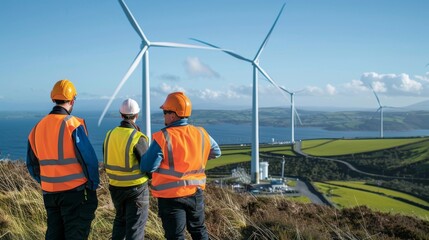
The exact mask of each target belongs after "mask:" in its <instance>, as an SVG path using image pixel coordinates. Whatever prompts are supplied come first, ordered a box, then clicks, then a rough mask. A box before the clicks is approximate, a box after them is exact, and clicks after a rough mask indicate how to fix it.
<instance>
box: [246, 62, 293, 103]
mask: <svg viewBox="0 0 429 240" xmlns="http://www.w3.org/2000/svg"><path fill="white" fill-rule="evenodd" d="M253 66H254V67H256V68H257V69H258V70H259V72H260V73H261V74H262V75H264V77H265V78H266V79H267V80H268V81H269V82H270V83H271V84H272V85H273V86H274V87H276V88H277V89H278V90H279V91H280V92H281V93H282V94H283V96H286V95H285V92H284V91H283V89H281V88H280V86H279V85H278V84H277V83H276V82H275V81H274V80H273V79H272V78H271V77H270V76H269V75H268V73H267V72H265V70H264V69H262V68H261V67H260V66H259V65H258V64H256V63H253Z"/></svg>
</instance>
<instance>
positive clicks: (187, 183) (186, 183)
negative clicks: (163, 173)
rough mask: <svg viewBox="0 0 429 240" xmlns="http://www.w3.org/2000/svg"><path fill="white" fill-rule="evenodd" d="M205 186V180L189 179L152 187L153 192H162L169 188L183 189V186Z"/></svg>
mask: <svg viewBox="0 0 429 240" xmlns="http://www.w3.org/2000/svg"><path fill="white" fill-rule="evenodd" d="M203 184H206V179H205V178H204V179H190V180H180V181H175V182H169V183H165V184H160V185H158V186H155V187H153V186H152V189H153V190H156V191H162V190H167V189H170V188H176V187H183V186H194V185H203Z"/></svg>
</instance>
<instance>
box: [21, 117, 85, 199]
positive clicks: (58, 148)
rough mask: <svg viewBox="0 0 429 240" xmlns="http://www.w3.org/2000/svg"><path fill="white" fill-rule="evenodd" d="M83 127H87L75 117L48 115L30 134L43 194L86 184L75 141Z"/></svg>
mask: <svg viewBox="0 0 429 240" xmlns="http://www.w3.org/2000/svg"><path fill="white" fill-rule="evenodd" d="M80 125H83V126H84V127H85V122H84V120H83V119H80V118H77V117H74V116H72V115H60V114H49V115H47V116H46V117H44V118H43V119H42V120H41V121H40V122H39V123H38V124H37V125H36V126H35V127H34V128H33V129H32V130H31V132H30V135H29V136H28V140H29V142H30V145H31V149H32V150H33V152H34V155H35V156H36V157H37V159H38V160H39V165H40V180H41V185H42V189H43V191H46V192H60V191H66V190H70V189H73V188H76V187H78V186H81V185H82V184H84V183H86V182H87V178H86V177H85V174H84V173H83V170H82V166H81V165H80V163H79V162H78V160H77V158H76V153H75V150H74V144H73V139H72V133H73V131H74V130H75V129H76V128H77V127H79V126H80ZM85 131H86V128H85Z"/></svg>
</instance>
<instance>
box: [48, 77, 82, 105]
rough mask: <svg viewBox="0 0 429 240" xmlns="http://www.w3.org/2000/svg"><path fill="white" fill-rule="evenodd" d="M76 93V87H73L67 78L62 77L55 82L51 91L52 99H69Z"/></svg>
mask: <svg viewBox="0 0 429 240" xmlns="http://www.w3.org/2000/svg"><path fill="white" fill-rule="evenodd" d="M76 95H77V92H76V88H75V87H74V85H73V83H72V82H70V81H69V80H67V79H63V80H60V81H58V82H57V83H55V85H54V87H53V88H52V91H51V99H52V100H68V101H71V100H73V99H74V97H75V96H76Z"/></svg>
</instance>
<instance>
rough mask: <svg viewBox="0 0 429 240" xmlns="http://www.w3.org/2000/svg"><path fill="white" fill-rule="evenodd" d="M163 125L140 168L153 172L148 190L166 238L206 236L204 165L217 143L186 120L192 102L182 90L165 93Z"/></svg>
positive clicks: (213, 155)
mask: <svg viewBox="0 0 429 240" xmlns="http://www.w3.org/2000/svg"><path fill="white" fill-rule="evenodd" d="M161 109H163V110H164V123H165V126H166V127H165V128H163V129H161V131H159V132H156V133H154V134H153V136H152V138H153V142H152V143H151V145H150V146H149V149H148V151H147V152H146V153H145V154H144V155H143V156H142V161H141V162H140V169H141V171H142V172H152V183H151V193H152V195H153V196H154V197H156V198H158V214H159V216H160V217H161V220H162V226H163V228H164V231H165V237H166V238H167V239H185V235H184V233H185V228H187V230H188V231H189V233H190V234H191V236H192V239H194V240H196V239H208V234H207V229H206V227H205V224H204V220H205V217H204V196H203V190H204V189H205V186H206V174H205V167H206V164H207V160H208V159H213V158H217V157H219V156H220V155H221V151H220V148H219V146H218V144H217V143H216V142H215V141H214V140H213V138H212V137H210V135H209V134H208V133H207V132H206V130H204V128H202V127H194V126H192V125H189V124H188V117H189V116H191V111H192V104H191V101H190V100H189V98H188V97H187V96H186V95H185V94H184V93H183V92H174V93H171V94H169V95H168V96H167V99H166V100H165V102H164V104H163V105H162V106H161Z"/></svg>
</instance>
